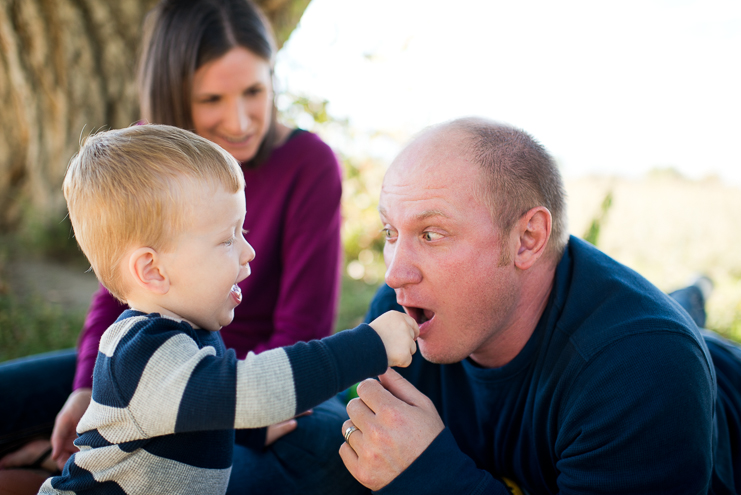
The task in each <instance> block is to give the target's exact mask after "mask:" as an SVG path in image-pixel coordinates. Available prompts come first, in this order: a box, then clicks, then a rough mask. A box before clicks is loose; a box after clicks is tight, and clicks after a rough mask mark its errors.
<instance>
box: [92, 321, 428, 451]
mask: <svg viewBox="0 0 741 495" xmlns="http://www.w3.org/2000/svg"><path fill="white" fill-rule="evenodd" d="M397 315H398V316H390V317H386V319H385V320H382V319H381V318H379V320H378V322H377V323H378V325H377V326H378V328H379V332H380V334H383V336H380V335H379V333H376V331H374V329H373V328H372V327H370V326H369V325H360V326H359V327H357V328H355V329H352V330H346V331H343V332H340V333H338V334H335V335H332V336H330V337H327V338H325V339H322V340H314V341H311V342H299V343H298V344H295V345H293V346H289V347H283V348H280V349H274V350H271V351H266V352H263V353H261V354H258V355H255V354H253V353H250V354H248V355H247V358H246V359H245V360H243V361H239V360H237V359H236V356H235V354H234V352H233V351H227V352H226V353H225V354H224V355H223V356H217V355H216V354H217V353H216V352H215V350H214V348H213V347H210V346H206V347H203V348H201V349H199V348H198V346H197V345H196V342H195V341H194V340H193V339H192V338H190V337H189V336H187V335H186V334H185V333H182V332H181V331H178V329H177V326H178V324H177V323H176V322H172V321H168V320H166V319H158V324H157V325H151V324H152V321H151V320H150V319H149V318H147V317H145V316H141V317H136V318H129V319H127V320H125V321H121V322H119V323H117V324H116V325H114V326H113V327H112V328H111V329H110V330H112V331H113V332H110V331H109V332H110V333H109V332H107V338H106V337H104V339H103V341H102V342H101V349H100V351H101V355H99V356H98V363H97V364H96V371H95V374H96V384H95V385H94V387H93V390H94V393H93V401H92V403H91V406H90V409H89V411H88V414H86V416H85V417H83V420H82V421H81V422H80V425H79V427H78V431H79V432H84V431H88V430H91V429H97V430H98V431H99V433H101V434H102V435H103V436H104V437H106V438H109V437H110V438H111V439H114V438H115V439H117V440H116V441H127V440H131V439H134V438H148V437H154V436H158V435H167V434H172V433H176V432H178V433H180V432H186V431H204V430H223V429H231V428H255V427H260V426H267V425H271V424H274V423H277V422H279V421H283V420H285V419H289V418H292V417H293V416H296V415H297V414H299V413H301V412H303V411H305V410H307V409H309V408H311V407H313V406H315V405H317V404H320V403H322V402H323V401H325V400H327V399H329V398H330V397H332V396H333V395H335V394H336V393H337V392H339V391H341V390H344V389H345V388H347V387H348V386H350V385H352V384H353V383H356V382H358V381H360V380H363V379H365V378H369V377H373V376H377V375H379V374H381V373H383V372H385V370H386V369H387V367H388V365H389V358H388V357H387V351H386V349H385V347H384V341H388V342H389V344H388V345H389V350H388V355H389V356H391V362H392V364H403V362H404V359H405V358H404V353H406V354H408V355H409V357H411V352H412V346H413V345H414V343H413V337H414V335H415V332H414V331H413V330H410V328H407V326H406V325H405V324H404V323H403V322H404V321H406V320H405V319H404V318H403V317H402V316H403V315H401V314H400V313H397ZM374 324H376V322H374ZM119 325H122V326H125V328H121V327H118V328H117V326H119ZM150 326H153V328H152V330H151V331H150V330H149V327H150ZM167 327H169V328H167ZM117 331H118V332H117ZM130 331H131V332H134V333H135V334H136V336H135V337H134V338H133V339H129V338H128V335H131V333H130ZM396 334H398V335H396ZM114 350H115V352H114ZM114 354H115V356H114ZM113 408H116V409H117V408H125V409H126V410H127V411H128V413H123V410H122V409H121V414H123V416H120V415H119V414H114V409H113ZM112 414H113V417H119V416H120V419H121V420H123V419H125V418H127V417H130V418H131V420H133V423H132V424H131V425H130V427H125V428H122V424H121V423H120V422H119V420H116V421H111V419H113V417H112V416H111V415H112ZM106 418H108V419H106ZM127 422H128V421H124V423H127ZM129 428H132V430H131V431H129V432H128V433H127V430H129ZM137 431H138V432H139V433H137ZM122 435H123V436H122Z"/></svg>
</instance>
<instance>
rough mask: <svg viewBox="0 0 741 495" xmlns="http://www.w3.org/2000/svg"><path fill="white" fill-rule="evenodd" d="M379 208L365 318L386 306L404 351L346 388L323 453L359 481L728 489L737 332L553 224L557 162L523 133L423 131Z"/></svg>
mask: <svg viewBox="0 0 741 495" xmlns="http://www.w3.org/2000/svg"><path fill="white" fill-rule="evenodd" d="M379 210H380V214H381V221H382V223H383V225H384V233H385V237H386V244H385V247H384V258H385V261H386V265H387V272H386V283H387V284H388V285H387V286H384V287H383V288H382V289H381V290H380V291H379V293H378V294H377V295H376V298H375V300H374V302H373V303H372V306H371V310H370V312H369V315H368V317H369V318H374V317H375V316H377V315H379V314H381V313H382V312H384V311H386V310H388V309H401V308H403V310H404V311H406V312H407V313H408V314H409V315H411V316H412V317H413V318H414V319H415V320H416V321H417V322H418V323H419V326H420V336H419V340H418V345H419V349H420V351H421V352H420V353H418V354H417V356H415V359H414V362H413V364H412V366H410V367H409V368H408V369H406V370H400V373H402V375H403V376H402V375H399V374H398V373H397V372H395V371H393V370H390V371H389V372H387V373H386V374H385V375H383V376H382V377H381V378H380V381H375V380H369V381H365V382H362V383H361V384H360V385H359V387H358V394H359V398H358V399H355V400H353V401H351V402H350V403H349V404H348V406H347V410H348V413H349V416H350V420H348V421H347V422H346V423H345V424H344V425H343V433H344V434H345V438H346V440H347V442H346V443H345V444H343V445H342V447H341V449H340V455H341V456H342V459H343V461H344V463H345V465H346V466H347V468H348V469H349V471H350V472H351V473H352V474H353V476H355V477H356V478H357V479H358V481H360V482H361V483H362V484H363V485H365V486H367V487H368V488H371V489H372V490H376V491H378V492H379V493H383V494H395V493H399V494H402V493H404V494H408V493H415V494H426V493H444V494H451V493H466V494H468V493H471V494H474V493H475V494H495V493H501V494H505V493H520V492H517V491H516V490H520V489H521V490H523V491H525V492H526V493H531V494H536V493H563V494H566V493H569V494H572V493H573V494H576V493H580V494H586V493H590V494H591V493H614V494H628V493H631V494H634V493H656V494H659V493H661V494H664V493H687V494H698V493H708V492H709V493H736V492H737V491H738V489H739V487H741V479H740V478H741V473H739V471H740V469H739V460H738V459H733V458H732V452H736V453H738V452H739V450H738V449H739V445H741V443H740V442H739V428H738V413H737V412H738V411H741V407H740V404H741V399H740V398H739V392H738V386H739V384H741V379H739V377H741V372H740V371H739V370H740V369H741V366H740V365H739V362H740V361H739V359H738V354H737V353H738V349H736V348H734V347H732V346H730V345H727V344H726V343H725V342H721V341H720V340H717V339H711V341H709V342H707V343H706V341H705V338H703V335H702V334H701V333H700V331H699V330H698V328H697V326H696V325H695V324H694V322H693V321H692V319H691V318H690V317H689V315H687V313H686V312H684V311H683V310H682V309H681V308H680V307H679V306H678V305H677V304H676V303H675V302H674V301H672V300H671V299H670V298H669V297H668V296H666V295H665V294H663V293H662V292H661V291H659V290H658V289H657V288H656V287H654V286H653V285H651V284H650V283H649V282H648V281H647V280H645V279H644V278H643V277H641V276H640V275H639V274H637V273H636V272H634V271H632V270H630V269H629V268H627V267H625V266H623V265H621V264H619V263H617V262H616V261H614V260H612V259H611V258H609V257H608V256H606V255H605V254H603V253H601V252H600V251H598V250H597V249H595V248H594V247H592V246H591V245H589V244H587V243H585V242H583V241H581V240H579V239H577V238H575V237H569V236H568V234H567V227H566V219H565V205H564V192H563V186H562V180H561V177H560V174H559V172H558V169H557V167H556V166H555V164H554V162H553V160H552V159H551V157H550V156H549V155H548V153H547V152H546V151H545V149H544V148H543V147H542V146H541V145H539V144H538V143H537V142H536V141H535V140H533V138H531V137H530V136H529V135H528V134H526V133H525V132H522V131H520V130H518V129H515V128H512V127H510V126H506V125H501V124H497V123H494V122H489V121H485V120H481V119H461V120H457V121H453V122H450V123H446V124H443V125H440V126H437V127H434V128H432V129H429V130H427V131H426V132H424V133H423V134H422V135H420V136H419V137H417V138H416V139H414V140H413V141H412V142H411V144H409V145H408V146H407V147H406V148H405V149H404V150H403V151H402V152H401V153H400V155H399V156H398V157H397V158H396V160H395V161H394V162H393V164H392V165H391V167H390V168H389V170H388V172H387V174H386V177H385V178H384V182H383V187H382V191H381V198H380V202H379ZM400 307H401V308H400ZM709 349H710V351H709ZM734 353H736V354H734ZM419 354H421V356H419ZM711 354H712V355H713V358H715V359H716V361H717V363H716V364H718V363H720V362H721V361H722V362H723V366H720V365H719V364H718V369H717V370H716V366H715V365H714V363H713V358H711ZM726 365H727V367H726ZM721 368H723V369H721ZM716 372H717V375H718V376H717V381H716ZM733 380H737V381H736V385H735V386H734V385H733V384H732V383H730V381H733ZM716 383H718V384H719V386H720V387H721V390H720V393H719V391H718V389H717V385H716ZM734 449H735V450H734ZM734 470H735V473H734ZM734 476H735V479H734Z"/></svg>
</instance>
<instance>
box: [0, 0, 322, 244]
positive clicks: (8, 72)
mask: <svg viewBox="0 0 741 495" xmlns="http://www.w3.org/2000/svg"><path fill="white" fill-rule="evenodd" d="M309 1H310V0H262V1H257V3H258V5H260V6H261V7H262V8H263V9H264V10H265V13H266V15H267V16H268V18H269V19H270V21H271V22H272V23H273V28H274V30H275V34H276V37H277V38H278V44H279V46H281V45H282V44H283V42H284V41H285V40H286V39H287V38H288V36H289V35H290V33H291V31H293V29H294V28H295V27H296V25H297V24H298V21H299V19H300V18H301V15H302V14H303V12H304V10H305V9H306V6H307V5H308V3H309ZM155 4H156V0H0V115H2V121H1V122H0V233H2V232H7V231H10V230H13V229H14V228H15V227H17V226H18V225H19V223H20V222H22V221H24V220H27V219H28V218H29V217H35V218H36V219H43V222H44V223H47V224H50V225H51V224H54V223H59V222H60V221H61V220H62V219H63V218H64V216H65V211H66V207H65V204H64V197H63V196H62V192H61V186H62V179H63V178H64V173H65V171H66V168H67V163H68V162H69V160H70V158H71V157H72V155H73V154H74V153H75V152H76V151H77V149H78V148H79V142H80V138H81V137H82V136H85V135H87V134H89V133H91V132H94V131H97V130H99V129H101V128H119V127H125V126H128V125H130V124H132V123H133V122H136V121H137V120H138V118H139V104H138V98H137V91H136V81H135V79H136V63H137V58H138V54H139V50H140V46H139V42H140V40H141V27H142V22H143V20H144V16H145V14H146V13H147V12H148V11H149V9H150V8H152V7H153V6H154V5H155Z"/></svg>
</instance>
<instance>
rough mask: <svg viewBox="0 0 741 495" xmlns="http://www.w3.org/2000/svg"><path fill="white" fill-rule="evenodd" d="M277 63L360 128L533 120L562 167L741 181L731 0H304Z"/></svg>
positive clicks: (740, 10) (740, 90)
mask: <svg viewBox="0 0 741 495" xmlns="http://www.w3.org/2000/svg"><path fill="white" fill-rule="evenodd" d="M276 76H277V81H278V82H277V86H278V90H279V91H281V90H284V91H288V92H290V93H292V94H299V95H306V96H311V97H313V98H320V99H326V100H328V101H329V105H328V110H329V113H330V114H331V115H332V116H334V117H337V118H347V119H348V121H349V123H350V124H351V126H353V128H355V129H357V130H359V131H360V132H365V133H372V132H374V131H383V132H389V133H392V134H394V135H400V136H406V135H412V134H413V133H415V132H417V131H419V130H421V129H423V128H424V127H426V126H428V125H431V124H435V123H438V122H442V121H445V120H449V119H453V118H456V117H462V116H467V115H476V116H481V117H486V118H490V119H494V120H498V121H502V122H506V123H509V124H512V125H515V126H517V127H520V128H522V129H524V130H526V131H527V132H529V133H530V134H531V135H533V136H534V137H535V138H536V139H537V140H538V141H540V142H541V143H542V144H543V145H544V146H545V147H546V148H547V149H548V150H549V151H550V152H551V154H552V155H553V156H554V157H555V158H556V160H557V161H558V163H559V165H560V167H561V170H562V172H563V174H564V175H565V176H566V177H567V178H568V177H580V176H585V175H594V174H597V175H617V176H623V177H640V176H642V175H643V174H645V173H646V172H647V171H649V170H651V169H653V168H657V167H662V168H665V167H673V168H675V169H677V170H678V171H679V172H681V173H682V174H684V175H686V176H688V177H690V178H696V179H700V178H703V177H706V176H709V175H716V176H719V177H720V178H721V179H722V180H724V181H725V182H727V183H729V184H733V185H741V146H739V144H741V2H740V1H738V0H702V1H699V0H697V1H695V0H673V1H672V0H623V1H620V2H617V1H612V2H606V1H593V0H591V1H586V0H585V1H577V0H562V1H552V0H551V1H548V0H524V1H521V0H518V1H501V0H446V1H438V0H312V1H311V3H310V4H309V6H308V8H307V9H306V12H305V13H304V15H303V17H302V19H301V22H300V23H299V26H298V27H297V29H296V30H295V31H294V32H293V34H292V35H291V38H290V39H289V40H288V42H287V43H286V44H285V45H284V48H283V49H282V50H281V51H280V53H279V55H278V60H277V64H276ZM330 144H332V143H330ZM367 145H368V146H373V144H372V142H370V141H368V142H367ZM400 145H401V143H400V144H399V146H400ZM367 151H368V153H370V154H373V153H374V150H367ZM377 151H379V153H380V154H381V155H384V154H385V155H386V158H387V159H390V158H391V157H392V156H393V154H395V152H396V151H398V148H395V147H394V146H392V147H391V148H390V149H389V148H388V147H387V148H386V149H384V150H377Z"/></svg>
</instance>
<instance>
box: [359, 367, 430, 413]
mask: <svg viewBox="0 0 741 495" xmlns="http://www.w3.org/2000/svg"><path fill="white" fill-rule="evenodd" d="M378 380H379V381H380V382H381V385H383V388H384V389H385V390H387V391H388V392H389V393H391V394H392V395H393V396H394V397H396V398H397V399H399V400H402V401H404V402H406V403H407V404H409V405H411V406H417V407H422V406H426V405H427V404H428V403H429V399H428V398H427V396H425V395H424V394H423V393H422V392H420V391H419V390H417V389H416V387H415V386H414V385H412V384H411V383H409V382H408V381H406V379H404V377H403V376H401V375H400V374H399V373H397V372H396V370H394V369H392V368H389V369H388V370H386V373H384V374H383V375H381V376H379V377H378ZM358 395H359V394H358Z"/></svg>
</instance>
